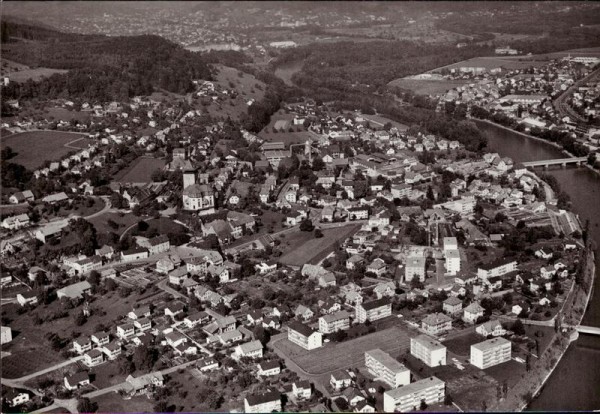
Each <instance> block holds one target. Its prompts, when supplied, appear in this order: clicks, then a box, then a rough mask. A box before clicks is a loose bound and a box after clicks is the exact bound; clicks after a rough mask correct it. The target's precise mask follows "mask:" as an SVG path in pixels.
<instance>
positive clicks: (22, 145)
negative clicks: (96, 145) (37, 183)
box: [1, 131, 93, 170]
mask: <svg viewBox="0 0 600 414" xmlns="http://www.w3.org/2000/svg"><path fill="white" fill-rule="evenodd" d="M81 138H84V140H85V141H89V143H92V142H93V141H92V140H89V139H88V138H87V136H86V135H85V134H78V133H71V132H61V131H28V132H20V133H17V134H13V135H10V136H8V137H3V138H2V145H1V146H2V148H4V147H7V146H8V147H11V148H12V150H13V151H14V152H16V153H17V155H16V156H15V157H14V158H11V162H14V163H16V164H21V165H22V166H24V167H25V168H27V169H31V170H34V169H36V168H39V167H40V166H42V165H43V164H44V162H45V161H58V160H60V159H61V158H62V157H64V156H65V155H67V154H68V153H69V152H71V151H76V149H75V148H69V147H67V146H65V145H66V144H68V143H70V142H72V141H75V140H80V139H81ZM84 140H80V141H77V143H78V146H81V145H82V143H83V142H84ZM32 148H35V151H32V150H31V149H32Z"/></svg>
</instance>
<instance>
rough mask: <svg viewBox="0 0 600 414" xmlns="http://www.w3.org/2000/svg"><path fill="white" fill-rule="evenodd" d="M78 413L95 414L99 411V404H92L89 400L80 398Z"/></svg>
mask: <svg viewBox="0 0 600 414" xmlns="http://www.w3.org/2000/svg"><path fill="white" fill-rule="evenodd" d="M77 411H79V412H80V413H95V412H96V411H98V403H97V402H92V401H91V400H90V399H89V398H79V399H78V400H77Z"/></svg>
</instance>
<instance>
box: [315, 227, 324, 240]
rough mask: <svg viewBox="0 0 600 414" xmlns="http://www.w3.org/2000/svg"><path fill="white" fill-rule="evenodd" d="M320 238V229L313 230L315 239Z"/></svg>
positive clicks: (321, 234) (321, 233) (321, 235)
mask: <svg viewBox="0 0 600 414" xmlns="http://www.w3.org/2000/svg"><path fill="white" fill-rule="evenodd" d="M321 237H323V232H322V231H321V229H315V239H320V238H321Z"/></svg>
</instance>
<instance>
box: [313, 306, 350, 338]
mask: <svg viewBox="0 0 600 414" xmlns="http://www.w3.org/2000/svg"><path fill="white" fill-rule="evenodd" d="M346 329H350V314H349V313H348V312H346V311H339V312H335V313H331V314H329V315H323V316H321V317H320V318H319V332H321V333H324V334H329V333H333V332H337V331H344V330H346Z"/></svg>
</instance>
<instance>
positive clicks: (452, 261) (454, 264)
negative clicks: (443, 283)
mask: <svg viewBox="0 0 600 414" xmlns="http://www.w3.org/2000/svg"><path fill="white" fill-rule="evenodd" d="M444 256H445V258H446V272H447V273H448V274H450V275H451V276H454V275H456V274H457V273H458V272H460V252H459V251H458V249H454V250H445V251H444Z"/></svg>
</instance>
